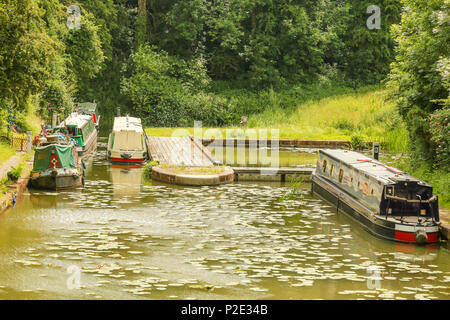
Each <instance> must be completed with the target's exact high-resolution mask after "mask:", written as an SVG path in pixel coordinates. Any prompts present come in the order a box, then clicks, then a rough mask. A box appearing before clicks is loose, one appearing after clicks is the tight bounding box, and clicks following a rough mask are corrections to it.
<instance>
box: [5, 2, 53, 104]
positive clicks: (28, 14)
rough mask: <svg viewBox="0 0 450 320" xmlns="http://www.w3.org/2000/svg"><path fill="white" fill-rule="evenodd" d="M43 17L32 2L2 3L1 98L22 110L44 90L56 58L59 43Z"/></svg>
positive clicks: (39, 9) (41, 10) (42, 12)
mask: <svg viewBox="0 0 450 320" xmlns="http://www.w3.org/2000/svg"><path fill="white" fill-rule="evenodd" d="M43 14H44V10H43V9H41V8H39V7H38V6H37V5H36V4H35V1H33V0H23V1H20V2H17V1H14V0H1V1H0V30H2V31H1V33H0V96H1V97H2V100H3V101H5V100H7V101H9V102H10V103H13V104H14V106H15V108H17V109H18V110H19V111H21V110H23V108H24V106H25V101H26V100H27V99H28V97H29V96H30V95H33V94H37V93H39V92H40V91H41V90H42V88H43V86H44V84H45V81H46V80H47V79H49V77H50V73H49V65H50V63H51V61H52V60H53V59H54V58H55V56H56V55H57V49H58V46H59V44H58V43H57V42H55V41H54V40H53V39H52V38H51V37H50V36H49V35H48V34H47V33H46V31H45V21H44V20H43V18H42V17H43ZM0 107H2V108H3V107H5V106H4V105H2V106H0Z"/></svg>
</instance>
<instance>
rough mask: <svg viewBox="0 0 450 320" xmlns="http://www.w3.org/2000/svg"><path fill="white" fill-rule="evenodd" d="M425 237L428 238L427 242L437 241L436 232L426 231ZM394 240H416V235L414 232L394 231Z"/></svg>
mask: <svg viewBox="0 0 450 320" xmlns="http://www.w3.org/2000/svg"><path fill="white" fill-rule="evenodd" d="M427 238H428V239H427V242H437V240H438V233H437V232H431V233H427ZM395 240H400V241H407V242H416V237H415V235H414V232H402V231H395Z"/></svg>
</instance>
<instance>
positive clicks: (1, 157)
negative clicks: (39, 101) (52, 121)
mask: <svg viewBox="0 0 450 320" xmlns="http://www.w3.org/2000/svg"><path fill="white" fill-rule="evenodd" d="M16 121H17V124H18V125H19V126H20V128H21V129H22V130H23V132H24V133H23V134H17V133H13V132H9V133H8V129H7V126H6V124H5V125H4V126H2V128H0V166H1V165H2V164H3V163H4V162H6V161H7V160H8V159H9V158H11V157H12V156H13V155H15V154H16V149H15V148H11V146H10V142H9V141H8V140H7V138H6V137H7V136H9V137H21V138H23V137H26V132H27V131H31V132H32V133H33V136H34V135H36V134H38V133H39V132H40V130H41V123H42V120H41V118H40V117H39V116H38V115H37V113H36V108H35V105H34V103H33V102H31V99H30V101H29V103H28V105H27V107H26V109H25V111H24V112H23V113H22V114H20V115H18V117H17V120H16Z"/></svg>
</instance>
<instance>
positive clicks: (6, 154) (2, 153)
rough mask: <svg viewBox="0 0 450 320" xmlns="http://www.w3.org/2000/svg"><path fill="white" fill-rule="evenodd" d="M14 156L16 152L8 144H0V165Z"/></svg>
mask: <svg viewBox="0 0 450 320" xmlns="http://www.w3.org/2000/svg"><path fill="white" fill-rule="evenodd" d="M15 154H16V150H15V149H13V148H11V147H10V146H9V144H8V143H5V142H3V141H1V142H0V165H2V164H3V163H5V162H6V161H7V160H8V159H9V158H11V157H12V156H13V155H15Z"/></svg>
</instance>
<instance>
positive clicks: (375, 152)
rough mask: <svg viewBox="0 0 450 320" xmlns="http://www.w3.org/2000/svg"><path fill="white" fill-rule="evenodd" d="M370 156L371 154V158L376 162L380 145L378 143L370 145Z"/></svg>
mask: <svg viewBox="0 0 450 320" xmlns="http://www.w3.org/2000/svg"><path fill="white" fill-rule="evenodd" d="M372 154H373V158H374V159H375V160H378V158H379V156H380V143H379V142H374V143H373V145H372Z"/></svg>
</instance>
